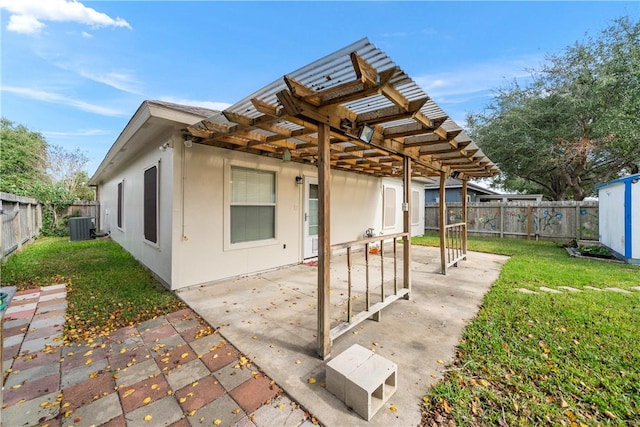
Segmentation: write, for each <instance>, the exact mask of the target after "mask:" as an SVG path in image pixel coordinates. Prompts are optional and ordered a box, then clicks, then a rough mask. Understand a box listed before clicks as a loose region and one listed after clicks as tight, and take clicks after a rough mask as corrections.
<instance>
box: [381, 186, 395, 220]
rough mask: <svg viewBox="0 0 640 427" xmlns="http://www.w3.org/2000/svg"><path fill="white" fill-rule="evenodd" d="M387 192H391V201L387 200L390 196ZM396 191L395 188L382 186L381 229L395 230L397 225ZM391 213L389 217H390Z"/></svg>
mask: <svg viewBox="0 0 640 427" xmlns="http://www.w3.org/2000/svg"><path fill="white" fill-rule="evenodd" d="M389 191H393V200H389V199H390V198H391V197H390V196H391V194H388V192H389ZM397 193H398V190H397V189H396V188H395V187H392V186H387V185H384V186H383V187H382V228H383V229H389V228H395V226H396V224H397V218H396V217H397V214H396V211H397V210H398V205H397V200H398V195H397ZM390 213H391V215H390ZM391 220H392V221H393V223H390V221H391Z"/></svg>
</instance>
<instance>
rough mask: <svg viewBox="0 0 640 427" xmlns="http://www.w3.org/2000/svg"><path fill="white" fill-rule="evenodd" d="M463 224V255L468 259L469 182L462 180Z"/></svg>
mask: <svg viewBox="0 0 640 427" xmlns="http://www.w3.org/2000/svg"><path fill="white" fill-rule="evenodd" d="M462 222H463V223H464V227H463V228H464V229H463V230H462V253H463V254H464V257H465V259H467V227H468V225H467V180H466V179H463V180H462Z"/></svg>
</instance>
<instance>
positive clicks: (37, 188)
mask: <svg viewBox="0 0 640 427" xmlns="http://www.w3.org/2000/svg"><path fill="white" fill-rule="evenodd" d="M1 125H2V127H1V133H0V141H1V145H0V191H3V192H7V193H13V194H17V195H21V196H29V197H34V198H36V199H38V200H39V201H40V203H42V214H43V218H42V219H43V227H42V232H43V234H59V233H65V232H66V226H65V223H64V221H62V219H63V216H64V215H65V214H66V211H67V208H68V207H69V205H71V204H72V203H73V202H74V201H75V200H78V199H80V200H93V191H92V190H91V189H90V188H89V187H88V186H87V182H88V176H87V173H86V172H85V171H84V170H83V169H84V168H85V167H86V165H87V163H88V161H89V160H88V158H87V157H86V156H85V155H84V154H83V153H82V152H80V151H79V150H76V151H67V150H65V149H64V148H62V147H59V146H56V145H49V144H48V143H47V141H46V140H45V138H44V137H43V136H42V135H41V134H40V133H38V132H34V131H30V130H29V129H27V128H26V127H25V126H23V125H15V124H14V123H13V122H11V121H9V120H7V119H5V118H2V121H1Z"/></svg>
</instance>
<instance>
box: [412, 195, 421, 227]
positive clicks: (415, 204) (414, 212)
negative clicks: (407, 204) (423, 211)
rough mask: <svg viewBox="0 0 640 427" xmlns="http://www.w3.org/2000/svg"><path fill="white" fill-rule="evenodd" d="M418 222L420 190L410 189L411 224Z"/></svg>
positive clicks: (417, 223)
mask: <svg viewBox="0 0 640 427" xmlns="http://www.w3.org/2000/svg"><path fill="white" fill-rule="evenodd" d="M419 224H420V191H418V190H411V225H419Z"/></svg>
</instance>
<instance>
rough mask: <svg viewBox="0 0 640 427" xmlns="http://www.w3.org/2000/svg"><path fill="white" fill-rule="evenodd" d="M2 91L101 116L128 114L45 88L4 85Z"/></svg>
mask: <svg viewBox="0 0 640 427" xmlns="http://www.w3.org/2000/svg"><path fill="white" fill-rule="evenodd" d="M2 91H4V92H9V93H13V94H16V95H19V96H22V97H25V98H29V99H35V100H37V101H43V102H50V103H52V104H61V105H68V106H70V107H73V108H77V109H78V110H82V111H86V112H89V113H94V114H98V115H101V116H126V115H127V112H125V111H121V110H118V109H115V108H110V107H105V106H103V105H97V104H91V103H89V102H86V101H81V100H78V99H73V98H68V97H66V96H63V95H60V94H58V93H54V92H47V91H44V90H38V89H31V88H26V87H17V86H2Z"/></svg>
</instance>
